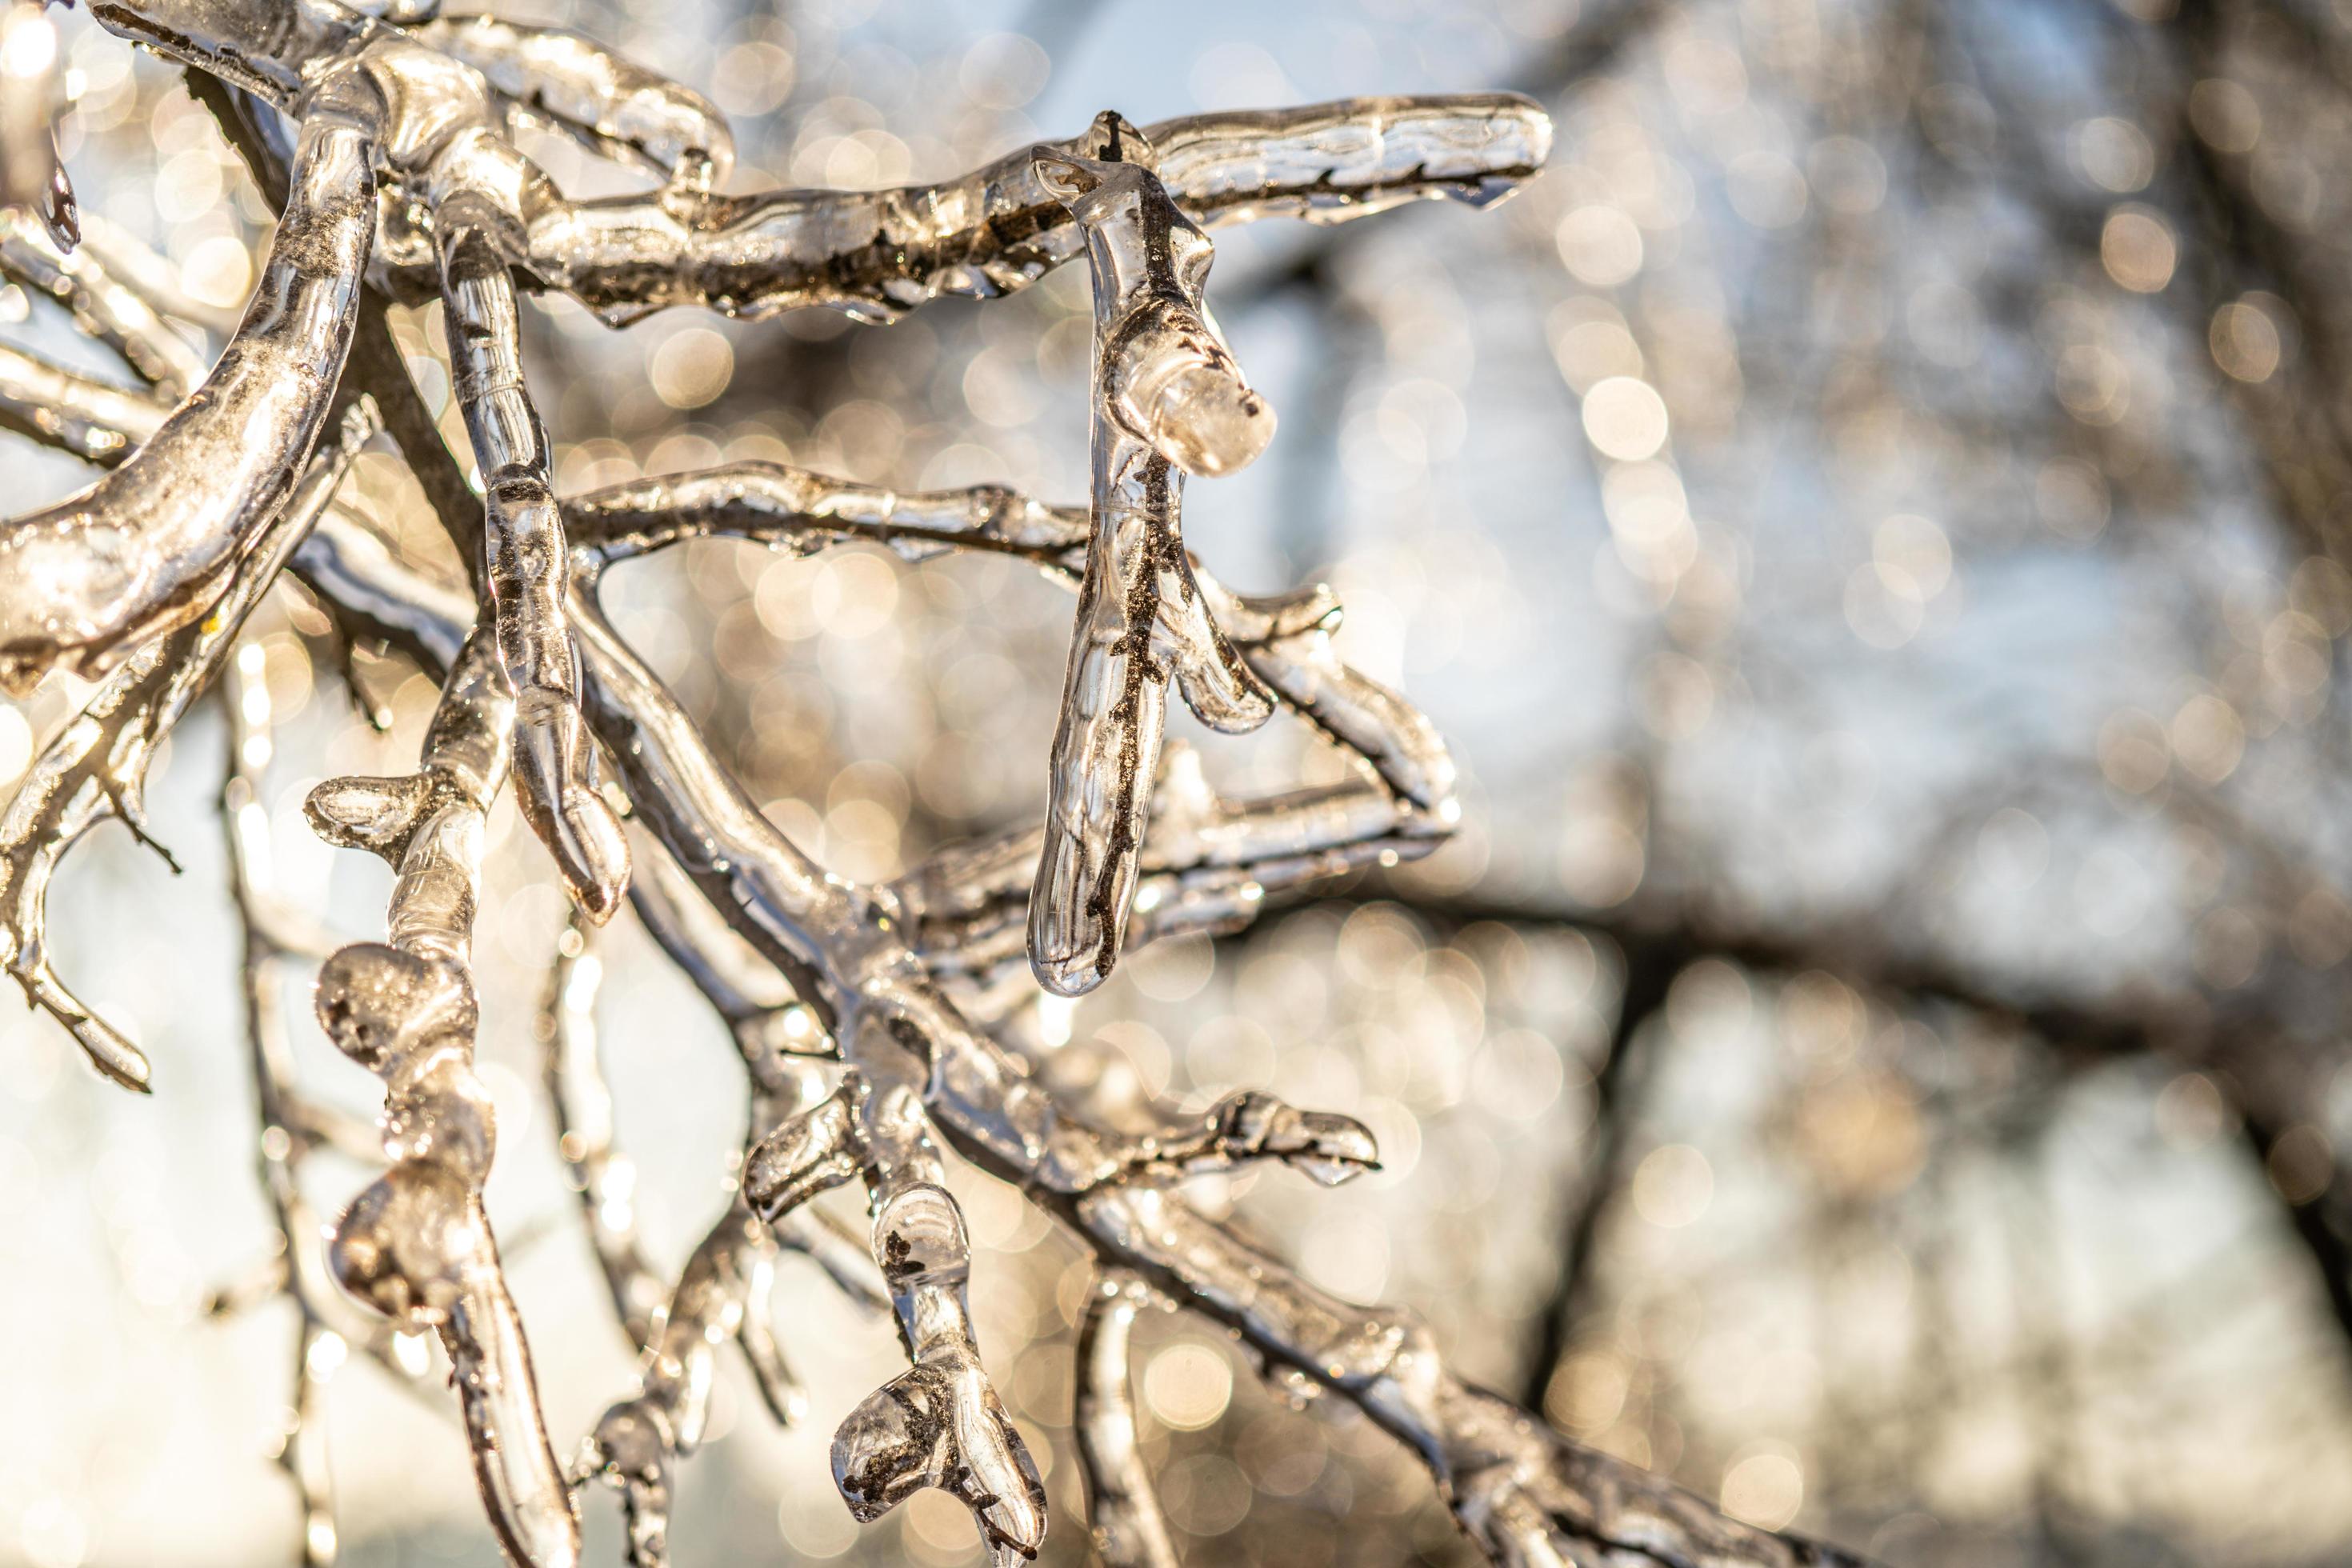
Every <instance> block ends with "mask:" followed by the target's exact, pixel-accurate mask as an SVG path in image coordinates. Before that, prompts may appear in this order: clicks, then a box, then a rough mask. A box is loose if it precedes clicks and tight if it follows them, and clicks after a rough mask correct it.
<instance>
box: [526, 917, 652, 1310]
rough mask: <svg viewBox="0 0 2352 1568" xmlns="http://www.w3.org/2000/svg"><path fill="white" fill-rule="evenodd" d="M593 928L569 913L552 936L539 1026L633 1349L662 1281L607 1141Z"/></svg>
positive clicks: (600, 968) (580, 1188) (567, 1159)
mask: <svg viewBox="0 0 2352 1568" xmlns="http://www.w3.org/2000/svg"><path fill="white" fill-rule="evenodd" d="M594 929H595V928H594V927H593V926H591V925H589V924H588V923H587V922H585V921H582V920H580V919H578V918H577V916H576V913H575V917H574V918H573V919H572V921H569V922H567V923H566V924H565V926H564V928H563V931H562V935H561V936H560V937H558V938H557V940H556V948H555V962H554V963H553V964H551V966H550V967H549V970H548V979H547V993H546V996H545V999H544V1002H543V1004H542V1005H541V1009H540V1017H539V1025H538V1030H539V1035H540V1038H541V1043H542V1044H543V1046H544V1047H545V1055H544V1058H542V1061H543V1068H544V1071H545V1076H546V1080H547V1098H548V1102H549V1103H550V1104H551V1105H552V1106H553V1107H554V1108H555V1136H556V1148H557V1152H560V1153H561V1154H562V1156H563V1163H564V1165H565V1166H566V1167H567V1168H568V1169H569V1170H570V1172H571V1175H572V1190H573V1191H574V1192H576V1193H578V1194H580V1207H581V1210H582V1213H583V1215H584V1216H585V1217H586V1219H587V1222H588V1240H589V1245H590V1246H591V1247H592V1248H593V1250H594V1252H595V1254H596V1264H597V1267H598V1268H600V1269H602V1270H603V1272H604V1288H605V1289H606V1290H607V1291H609V1292H610V1293H611V1295H612V1298H613V1310H614V1312H616V1313H617V1314H618V1315H619V1317H620V1321H621V1329H622V1331H623V1332H625V1333H626V1334H627V1335H628V1336H629V1347H630V1348H631V1349H632V1350H640V1351H641V1350H643V1349H645V1347H646V1342H647V1341H648V1340H650V1339H651V1338H652V1337H653V1324H654V1318H655V1315H656V1313H658V1312H659V1311H660V1310H661V1307H662V1301H663V1298H664V1296H665V1294H666V1289H665V1286H664V1283H663V1280H662V1278H661V1276H660V1275H658V1274H656V1272H655V1271H654V1268H653V1265H652V1264H650V1263H648V1262H647V1261H646V1255H645V1251H644V1249H643V1248H642V1247H639V1246H638V1244H637V1226H636V1207H635V1191H636V1184H637V1172H636V1167H635V1165H634V1164H633V1163H630V1161H629V1159H628V1157H627V1156H626V1155H625V1154H622V1153H620V1152H618V1151H616V1150H615V1149H614V1146H613V1091H612V1089H611V1088H610V1086H609V1085H607V1084H606V1082H605V1081H604V1065H603V1063H602V1062H600V1061H599V1060H598V1059H597V1058H598V1049H599V1047H598V1037H597V1033H596V992H597V989H598V987H599V986H600V985H601V984H603V982H604V961H603V960H601V959H600V958H598V957H597V956H596V954H595V953H594V952H593V951H592V950H591V949H592V940H591V936H590V933H591V932H592V931H593V930H594Z"/></svg>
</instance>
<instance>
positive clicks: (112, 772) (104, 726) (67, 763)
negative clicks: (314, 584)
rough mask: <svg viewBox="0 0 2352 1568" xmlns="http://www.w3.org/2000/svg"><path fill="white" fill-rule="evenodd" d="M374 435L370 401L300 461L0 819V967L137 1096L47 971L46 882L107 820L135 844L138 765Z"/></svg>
mask: <svg viewBox="0 0 2352 1568" xmlns="http://www.w3.org/2000/svg"><path fill="white" fill-rule="evenodd" d="M375 427H376V425H375V413H374V407H373V405H371V404H365V403H361V404H356V405H352V408H351V409H350V411H349V412H348V414H347V415H346V416H345V419H344V421H343V426H342V428H341V431H340V433H339V434H338V437H337V438H336V439H335V440H334V441H333V442H332V443H331V444H330V446H329V447H327V448H326V449H325V450H324V451H322V452H320V454H319V455H318V456H317V457H316V458H313V459H312V460H311V462H310V466H309V468H307V469H306V470H305V472H304V473H303V475H302V477H301V481H300V483H299V486H297V487H296V488H295V490H294V493H293V495H292V496H291V497H290V498H289V500H287V501H286V503H285V504H284V505H283V506H281V507H280V508H279V509H278V513H277V516H276V517H275V519H274V520H273V521H270V522H269V523H268V526H267V528H266V529H265V530H264V531H263V533H262V535H261V538H260V539H259V541H258V542H257V543H256V545H255V547H254V549H253V550H252V551H251V552H250V553H248V554H247V556H246V557H245V558H244V559H243V560H241V561H239V562H238V563H236V568H235V570H234V571H233V573H232V574H231V576H230V578H229V581H228V584H227V586H226V589H225V590H224V591H223V592H222V593H221V594H220V595H219V596H218V598H217V600H216V601H215V603H214V605H213V606H212V610H211V613H210V614H209V615H207V616H205V618H204V619H203V620H201V621H195V622H190V623H186V624H184V625H182V626H179V627H177V628H175V629H173V630H172V631H170V632H168V633H166V634H165V635H163V636H162V637H157V638H155V639H154V640H153V641H152V642H149V643H148V644H147V645H146V646H144V647H142V648H140V649H139V650H138V651H137V652H136V653H134V654H132V655H131V658H129V660H128V661H127V662H125V663H124V664H122V665H121V668H118V669H116V670H115V672H114V673H113V674H112V675H111V676H110V677H109V678H108V679H107V680H106V683H105V684H104V685H103V686H101V687H100V689H99V690H98V693H97V694H96V695H95V696H93V697H92V698H91V699H90V700H89V705H88V706H87V707H85V708H84V709H83V710H81V712H80V713H79V715H77V716H76V717H75V718H74V719H73V721H71V722H69V723H68V725H67V726H66V727H65V729H64V730H62V731H59V732H58V736H57V738H56V739H55V740H53V741H51V742H49V744H48V746H47V749H46V750H44V751H43V752H42V753H41V754H40V756H39V757H38V758H37V760H36V761H35V762H34V763H33V767H32V771H31V772H30V773H28V774H27V775H26V779H25V783H24V784H22V785H21V786H20V787H19V788H18V790H17V792H16V798H15V799H14V800H12V801H10V802H9V805H8V810H7V813H6V815H5V816H0V960H5V963H6V964H7V968H8V973H10V974H11V975H12V976H14V977H15V978H16V982H17V984H20V985H22V986H23V987H24V988H25V994H26V996H27V997H28V998H30V999H31V1000H32V1001H34V1002H36V1003H37V1004H39V1005H41V1006H42V1007H44V1008H46V1009H47V1011H48V1013H49V1014H50V1016H53V1017H55V1018H56V1019H57V1020H58V1022H59V1023H61V1024H63V1025H65V1026H66V1027H67V1028H68V1029H69V1030H71V1031H72V1032H73V1036H74V1038H75V1039H76V1040H77V1041H79V1043H80V1045H81V1047H82V1049H83V1051H84V1052H86V1053H87V1054H88V1055H89V1059H90V1061H91V1062H92V1063H93V1064H95V1065H96V1066H97V1068H99V1070H100V1071H101V1072H103V1073H105V1074H106V1075H107V1076H108V1077H109V1078H111V1079H115V1080H116V1081H117V1082H119V1083H121V1084H124V1085H127V1086H128V1087H130V1088H132V1089H142V1090H143V1089H146V1088H147V1084H148V1078H149V1076H150V1068H149V1065H148V1061H147V1058H146V1057H145V1056H144V1055H143V1054H142V1052H141V1051H140V1049H139V1048H138V1047H136V1046H134V1045H132V1044H131V1041H130V1039H129V1038H128V1037H125V1036H124V1035H123V1034H122V1032H121V1030H119V1029H117V1028H116V1027H114V1026H112V1025H110V1024H109V1023H107V1022H106V1021H105V1020H104V1019H102V1018H100V1017H98V1016H95V1015H93V1014H92V1013H91V1012H90V1011H89V1009H88V1008H86V1007H84V1006H83V1005H81V1004H80V1002H79V1001H77V1000H76V999H75V997H74V995H73V994H72V993H71V992H69V991H68V990H67V989H66V987H65V985H64V984H63V983H62V982H61V981H60V980H58V976H57V973H56V972H55V971H54V970H52V969H51V968H50V965H49V949H48V921H47V896H48V888H49V878H50V876H51V875H52V874H53V873H54V872H55V871H56V869H57V865H58V858H60V857H61V856H62V855H64V853H65V851H66V850H67V849H68V847H70V846H71V845H72V844H73V843H74V841H75V840H76V839H78V838H79V837H81V836H82V834H84V833H86V832H88V831H89V829H90V828H91V827H93V826H96V825H97V824H99V823H100V822H101V821H104V820H105V819H106V818H108V817H110V816H111V817H114V818H116V819H118V820H120V821H121V823H122V824H123V825H124V826H127V827H129V828H130V829H131V832H132V833H134V834H136V835H137V836H138V837H140V838H142V840H143V839H145V838H146V836H147V834H146V827H147V814H146V806H145V803H144V795H145V789H146V784H147V768H148V764H149V763H151V762H152V761H153V759H154V755H155V751H156V748H157V747H158V746H160V745H161V744H162V743H163V737H164V736H165V735H167V734H169V733H170V732H171V729H172V726H173V724H175V723H177V722H178V721H179V719H180V715H181V714H182V713H184V712H185V711H186V710H187V707H188V704H189V703H190V702H192V701H194V700H195V698H196V696H197V694H198V693H199V692H201V691H202V690H203V689H204V688H205V686H206V685H207V684H208V683H209V682H210V681H211V679H212V678H213V676H214V675H215V673H216V672H217V671H218V670H219V668H220V666H221V663H222V661H223V659H224V658H226V657H227V653H228V650H229V647H230V646H231V645H232V643H234V641H235V640H236V634H237V630H238V628H239V627H241V626H243V625H244V624H245V618H246V616H248V615H249V614H251V613H252V610H253V607H254V605H257V604H258V603H259V602H260V600H261V595H263V594H264V593H265V592H266V591H268V586H269V584H270V581H271V579H272V578H274V577H275V576H276V575H277V574H278V569H279V568H280V567H281V566H283V565H284V564H285V563H286V562H287V561H288V559H289V557H290V556H291V555H292V554H293V552H294V549H295V547H296V546H297V545H298V544H299V543H300V542H301V541H302V538H303V536H304V535H305V534H306V533H308V532H309V531H310V528H311V526H312V525H313V524H314V523H316V522H317V521H318V519H319V517H320V514H321V513H322V512H323V511H324V510H326V507H327V503H328V500H329V498H330V497H331V496H332V495H333V493H334V490H335V487H336V486H337V485H338V484H339V483H341V479H342V477H343V473H344V470H345V469H346V468H347V467H348V466H349V464H350V462H351V458H352V454H353V453H355V452H356V451H357V450H358V448H359V446H360V444H361V443H362V441H364V440H366V439H367V438H368V437H370V436H371V435H373V432H374V430H375Z"/></svg>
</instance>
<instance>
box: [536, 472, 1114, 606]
mask: <svg viewBox="0 0 2352 1568" xmlns="http://www.w3.org/2000/svg"><path fill="white" fill-rule="evenodd" d="M563 517H564V524H565V528H566V531H567V535H568V537H569V538H570V539H571V540H572V544H573V545H574V547H575V548H578V549H583V550H586V551H589V552H592V553H593V555H594V556H595V557H596V559H597V562H598V563H599V564H600V566H601V565H604V564H609V563H613V562H616V561H628V560H633V559H635V558H636V557H638V556H641V555H646V554H650V553H652V552H655V551H657V550H662V549H665V548H667V546H669V545H672V544H675V543H677V542H679V541H680V540H685V539H719V538H726V539H745V540H751V541H753V542H758V543H761V544H765V545H767V546H768V547H769V548H770V549H772V550H780V551H783V552H787V553H790V554H793V555H814V554H816V553H818V552H821V551H824V550H829V549H831V548H833V547H834V546H835V545H840V544H848V543H852V542H863V543H868V544H879V545H884V546H887V548H889V549H891V550H893V551H896V552H898V555H899V556H900V557H901V558H902V559H905V560H908V561H922V560H927V559H929V558H930V557H932V556H934V555H938V554H940V553H942V552H948V551H954V550H969V551H979V552H983V553H989V554H1001V555H1010V556H1013V557H1014V558H1016V559H1019V560H1023V561H1027V562H1029V563H1032V564H1034V565H1036V566H1038V567H1041V568H1043V569H1044V570H1045V571H1047V572H1049V573H1052V574H1055V576H1056V577H1058V578H1060V579H1061V580H1063V581H1065V582H1067V583H1071V584H1075V583H1076V580H1077V576H1078V574H1080V573H1081V572H1083V571H1084V570H1085V569H1086V551H1087V513H1086V512H1085V510H1082V509H1077V508H1072V507H1055V506H1047V505H1045V503H1044V502H1042V501H1037V500H1031V499H1030V498H1029V497H1027V496H1024V495H1022V494H1020V493H1018V492H1017V491H1013V490H1010V489H1004V488H1003V486H1000V485H979V486H974V487H972V488H971V489H954V490H893V489H885V488H883V487H881V486H878V485H863V484H859V483H857V482H856V481H855V480H851V479H835V478H833V477H832V476H830V475H827V474H820V473H817V472H814V470H811V469H808V468H793V467H790V466H788V465H786V464H782V463H766V462H757V461H751V462H741V463H730V464H727V465H725V466H723V467H720V468H707V469H704V470H702V471H700V472H697V473H688V474H667V475H663V476H661V477H658V478H654V479H630V480H625V481H624V482H622V483H620V484H616V485H611V486H607V487H606V488H605V489H600V490H592V491H590V492H589V493H588V494H586V495H583V496H574V497H572V498H570V499H568V500H565V501H564V503H563Z"/></svg>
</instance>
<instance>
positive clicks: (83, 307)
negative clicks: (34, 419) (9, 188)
mask: <svg viewBox="0 0 2352 1568" xmlns="http://www.w3.org/2000/svg"><path fill="white" fill-rule="evenodd" d="M0 274H5V276H7V277H9V278H13V279H16V281H17V282H19V283H22V284H23V285H25V287H26V288H27V289H32V290H33V291H34V292H36V293H38V294H45V295H47V296H48V297H49V298H50V299H52V300H56V301H57V302H58V304H60V305H62V306H64V307H65V308H66V309H67V310H69V311H71V312H72V313H73V319H74V325H75V326H77V327H79V328H80V329H81V331H82V334H83V335H84V336H85V337H91V338H96V339H97V340H98V341H99V342H102V343H105V344H107V345H108V346H109V347H110V348H112V349H113V350H114V351H115V352H116V353H120V354H121V356H122V359H123V363H126V364H128V365H130V367H131V369H132V370H134V371H136V372H137V373H138V374H139V375H140V378H141V379H142V380H143V381H145V382H146V383H148V384H150V385H151V386H152V387H153V388H154V389H155V395H156V396H158V397H160V398H163V399H164V400H165V401H167V402H173V403H176V402H178V401H179V400H180V399H181V398H183V397H185V396H186V395H188V393H189V391H190V390H191V389H192V388H194V386H195V384H196V383H197V382H199V381H201V380H203V379H204V374H205V361H204V356H203V355H201V354H199V353H196V351H195V350H194V348H193V347H191V346H190V345H189V342H188V341H187V340H186V339H185V338H183V337H182V336H180V335H179V333H177V332H175V331H173V330H172V328H171V327H170V325H169V324H168V323H166V322H165V321H164V320H163V316H162V315H161V314H160V313H158V312H157V310H156V309H155V307H154V306H153V305H152V304H151V303H150V302H149V301H148V300H147V297H146V296H145V294H144V293H142V291H141V290H140V289H136V288H133V287H131V285H129V284H127V283H125V282H123V281H122V280H121V279H118V278H116V277H115V276H114V275H113V273H112V272H111V271H110V269H109V268H107V267H106V266H105V265H104V264H103V263H102V262H100V260H99V259H98V258H97V257H95V256H93V255H92V254H91V253H90V252H89V249H88V248H86V247H75V248H73V249H71V250H68V249H65V248H64V247H60V246H59V245H58V243H57V242H56V241H54V240H52V239H51V238H50V237H48V236H47V234H46V233H45V232H43V231H41V230H39V229H37V228H34V227H32V226H28V225H27V224H26V223H25V222H24V221H23V219H22V218H20V217H17V216H13V215H0Z"/></svg>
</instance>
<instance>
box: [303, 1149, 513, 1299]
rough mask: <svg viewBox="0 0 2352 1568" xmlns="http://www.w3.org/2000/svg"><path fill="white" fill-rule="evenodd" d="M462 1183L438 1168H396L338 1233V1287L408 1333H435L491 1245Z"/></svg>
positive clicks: (334, 1250) (333, 1258) (334, 1251)
mask: <svg viewBox="0 0 2352 1568" xmlns="http://www.w3.org/2000/svg"><path fill="white" fill-rule="evenodd" d="M487 1245H488V1237H485V1236H484V1235H483V1233H482V1229H481V1226H480V1225H479V1223H478V1219H477V1216H476V1214H475V1210H474V1203H473V1197H472V1194H471V1193H470V1192H469V1191H468V1189H467V1185H466V1183H465V1182H464V1180H463V1179H461V1178H460V1177H458V1176H457V1175H456V1174H455V1173H452V1172H450V1171H447V1170H445V1169H443V1168H442V1167H440V1166H438V1165H394V1167H393V1168H392V1169H391V1170H389V1171H387V1172H385V1173H383V1176H381V1177H380V1178H378V1179H377V1180H376V1181H375V1183H374V1184H372V1185H371V1186H369V1187H368V1189H367V1190H366V1191H365V1192H362V1194H360V1195H359V1196H358V1198H356V1199H355V1200H353V1201H352V1206H351V1207H350V1209H348V1210H347V1211H345V1213H344V1215H343V1217H342V1222H341V1224H340V1225H338V1226H336V1227H335V1237H334V1241H333V1243H332V1244H331V1247H329V1249H328V1254H327V1263H328V1267H329V1268H331V1269H333V1270H334V1275H335V1282H336V1283H337V1284H339V1285H341V1287H342V1288H343V1289H345V1290H346V1291H348V1292H350V1294H351V1295H352V1296H353V1297H355V1298H356V1299H358V1300H361V1301H363V1302H365V1303H366V1304H367V1305H369V1306H370V1307H373V1309H375V1310H377V1311H378V1312H381V1313H383V1315H384V1316H385V1317H386V1318H389V1319H391V1320H392V1321H393V1322H394V1323H396V1324H398V1325H400V1326H401V1327H403V1328H406V1329H420V1328H433V1327H438V1326H439V1325H440V1324H441V1323H443V1322H445V1321H446V1320H447V1318H448V1316H449V1313H450V1311H451V1310H452V1309H453V1308H454V1307H456V1305H457V1298H458V1296H459V1294H460V1293H461V1291H462V1290H463V1289H464V1286H465V1279H466V1273H467V1268H468V1266H469V1265H470V1264H471V1262H472V1261H473V1259H474V1258H475V1257H476V1255H477V1254H478V1253H479V1252H480V1251H481V1250H482V1249H483V1248H484V1247H486V1246H487Z"/></svg>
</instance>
